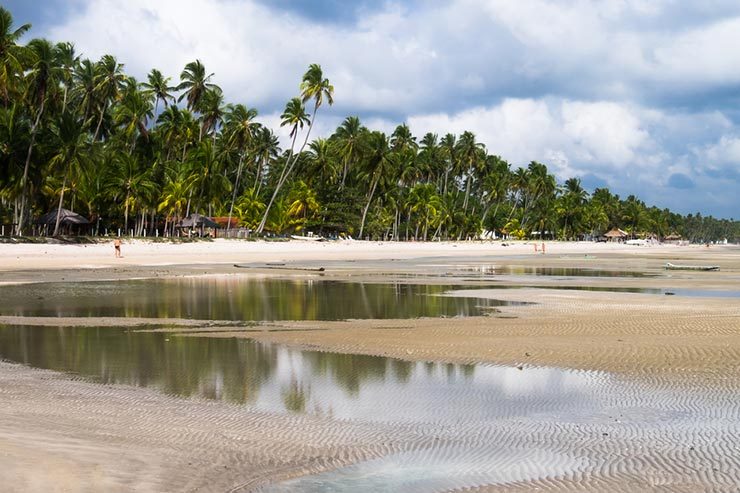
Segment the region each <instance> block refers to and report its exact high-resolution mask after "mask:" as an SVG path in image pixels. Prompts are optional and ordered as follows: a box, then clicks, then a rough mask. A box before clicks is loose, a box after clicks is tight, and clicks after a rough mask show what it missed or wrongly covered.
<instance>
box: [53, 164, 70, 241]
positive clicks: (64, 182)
mask: <svg viewBox="0 0 740 493" xmlns="http://www.w3.org/2000/svg"><path fill="white" fill-rule="evenodd" d="M68 176H69V166H67V171H66V172H65V173H64V180H62V192H61V193H60V194H59V207H57V220H56V224H54V234H53V235H52V236H56V235H57V234H58V233H59V219H60V218H61V217H62V204H63V203H64V189H65V188H66V187H67V178H68Z"/></svg>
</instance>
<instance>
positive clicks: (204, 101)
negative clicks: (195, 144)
mask: <svg viewBox="0 0 740 493" xmlns="http://www.w3.org/2000/svg"><path fill="white" fill-rule="evenodd" d="M224 110H225V107H224V94H223V92H222V91H221V89H220V88H218V87H215V88H213V89H208V90H206V92H205V93H204V94H203V97H202V98H201V100H200V107H199V111H200V114H201V120H202V123H201V127H200V135H199V136H198V140H199V141H200V140H202V139H203V135H207V134H208V132H210V131H211V130H213V141H214V142H215V141H216V129H217V128H218V126H219V124H220V123H221V120H223V117H224Z"/></svg>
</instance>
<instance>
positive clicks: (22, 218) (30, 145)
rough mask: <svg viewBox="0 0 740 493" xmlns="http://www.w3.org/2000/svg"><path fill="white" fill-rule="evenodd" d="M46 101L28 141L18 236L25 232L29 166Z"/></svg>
mask: <svg viewBox="0 0 740 493" xmlns="http://www.w3.org/2000/svg"><path fill="white" fill-rule="evenodd" d="M45 103H46V97H45V95H44V97H42V98H41V107H40V108H39V112H38V114H37V115H36V121H34V122H33V127H32V128H31V142H29V143H28V153H27V154H26V164H25V166H23V178H22V179H21V213H20V217H19V218H18V226H17V229H16V233H17V234H18V236H20V235H22V234H23V226H24V225H25V224H24V223H25V221H26V204H27V202H28V192H27V190H26V185H27V183H28V168H29V167H30V166H31V154H32V153H33V144H34V142H36V132H37V131H38V128H39V123H40V122H41V114H42V113H43V112H44V105H45Z"/></svg>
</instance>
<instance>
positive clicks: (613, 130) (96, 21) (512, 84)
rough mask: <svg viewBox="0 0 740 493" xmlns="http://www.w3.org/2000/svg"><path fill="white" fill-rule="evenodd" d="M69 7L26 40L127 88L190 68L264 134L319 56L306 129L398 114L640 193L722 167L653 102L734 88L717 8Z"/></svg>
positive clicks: (725, 132) (467, 3) (211, 3)
mask: <svg viewBox="0 0 740 493" xmlns="http://www.w3.org/2000/svg"><path fill="white" fill-rule="evenodd" d="M80 3H81V5H82V6H81V8H80V9H79V10H78V11H77V12H75V15H72V16H69V17H68V18H67V19H66V20H64V21H63V22H61V23H60V24H59V25H57V26H55V27H52V28H50V30H49V31H48V32H45V33H36V34H37V35H42V36H47V37H49V38H51V39H53V40H57V41H61V40H70V41H73V42H74V43H75V44H76V46H77V48H78V51H81V52H83V53H84V54H85V55H86V56H89V57H91V58H98V57H99V56H101V55H102V54H104V53H110V54H114V55H115V56H117V57H118V58H119V60H120V61H121V62H124V63H125V64H126V66H127V67H126V68H127V71H128V72H129V73H132V74H133V75H135V76H137V77H138V78H140V79H143V78H144V77H145V75H146V73H147V72H148V71H149V70H150V69H152V68H158V69H160V70H162V71H163V72H164V73H165V74H166V75H169V76H172V77H173V82H177V80H178V78H179V77H178V76H179V74H180V72H181V71H182V69H183V67H184V66H185V64H186V63H188V62H190V61H193V60H195V59H196V58H199V59H200V60H201V61H202V62H203V63H204V65H205V66H206V68H207V69H208V70H209V71H211V72H215V74H216V75H215V77H214V81H215V82H216V83H218V84H219V85H221V86H222V87H223V89H224V90H225V93H226V99H227V101H229V102H242V103H245V104H247V105H249V106H253V107H256V108H258V109H259V110H260V112H261V113H263V114H264V118H262V119H261V120H262V121H265V122H266V123H268V124H271V126H272V128H273V129H274V130H275V131H276V133H280V132H281V130H279V114H280V111H281V110H282V108H283V105H284V103H285V102H286V101H287V100H288V99H289V98H290V97H292V96H295V95H296V94H297V92H298V85H299V82H300V77H301V75H302V74H303V72H304V71H305V70H306V67H307V66H308V64H309V63H320V64H321V65H322V67H323V68H324V72H325V74H326V75H327V76H328V77H329V78H330V80H331V81H332V83H333V84H334V86H335V89H336V92H335V96H336V106H335V108H334V109H333V110H330V109H329V108H326V109H324V108H322V110H321V111H322V113H321V114H320V115H319V117H318V119H317V128H316V129H315V131H314V132H315V134H314V135H326V134H328V133H330V132H331V131H332V130H334V128H336V126H337V125H338V124H339V123H341V120H342V119H343V118H344V117H345V116H346V115H350V114H358V115H360V116H362V117H363V122H364V123H365V124H366V125H368V126H369V127H371V128H375V129H380V130H383V131H386V132H391V131H392V130H393V128H395V126H396V125H397V124H398V123H400V122H401V121H403V120H404V119H407V120H408V122H409V124H410V125H411V127H412V130H413V131H414V132H415V133H416V134H417V135H419V136H420V135H421V134H423V133H424V132H425V131H434V132H437V133H440V134H443V133H447V132H453V133H457V134H459V133H461V132H463V131H465V130H472V131H474V132H475V133H476V134H477V135H478V137H479V139H480V140H481V141H483V142H485V143H486V144H487V146H488V148H489V149H490V151H491V152H494V153H496V154H500V155H501V156H502V157H504V158H505V159H507V160H509V161H511V162H512V163H514V164H516V165H525V164H526V163H528V162H529V161H530V160H539V161H543V162H546V163H547V164H548V165H551V166H552V167H553V169H554V171H555V172H556V173H557V174H558V176H559V177H561V178H562V177H567V176H573V175H584V174H593V175H596V176H598V177H599V178H602V179H605V180H608V181H609V183H610V184H619V183H625V182H628V183H638V184H639V183H642V182H645V183H650V184H651V185H650V186H648V185H646V186H644V190H645V192H646V193H647V194H648V196H646V197H645V198H646V200H648V201H649V200H650V196H651V195H650V194H652V196H656V197H658V196H660V194H661V193H662V192H661V191H660V190H657V189H656V187H659V186H661V185H662V184H664V183H665V182H666V180H667V176H668V174H670V173H671V172H681V173H684V174H687V176H691V177H692V178H696V176H697V175H701V174H706V176H708V177H709V176H710V175H711V172H712V170H719V171H722V172H725V173H727V172H729V171H731V170H732V167H731V166H732V164H731V163H737V162H738V161H737V159H736V158H737V154H736V153H737V152H740V151H738V150H737V149H738V148H737V146H739V145H740V144H738V143H737V142H740V141H738V140H737V139H738V137H737V136H738V135H740V129H738V128H737V125H735V124H734V122H733V121H732V120H731V119H729V118H728V117H727V116H726V115H725V114H723V113H721V112H720V111H717V110H712V109H709V110H702V111H700V112H699V111H691V110H687V109H671V108H670V105H669V104H668V103H667V102H666V101H673V100H679V101H681V102H682V103H681V104H682V105H684V107H691V106H692V105H693V106H694V107H709V108H722V104H721V102H722V100H717V101H713V100H712V99H711V98H713V97H715V98H716V97H718V96H717V94H721V93H722V91H723V90H726V88H727V87H729V86H733V85H740V51H738V50H737V49H735V44H737V34H736V33H737V32H739V31H740V5H738V4H737V2H734V1H732V0H715V1H713V2H709V3H707V2H696V3H695V4H691V2H686V3H683V2H677V1H675V0H593V1H585V0H562V1H559V2H550V1H545V0H451V1H450V2H419V3H414V4H412V5H413V6H409V7H406V8H405V7H403V6H399V2H387V3H385V4H383V6H382V7H379V9H378V10H374V11H367V12H364V13H363V15H362V16H361V17H359V18H358V20H357V21H356V22H355V23H353V24H351V23H343V24H339V23H318V22H313V21H309V20H307V19H305V18H302V17H300V16H298V15H297V14H293V13H290V12H287V11H285V10H278V9H276V8H273V7H271V6H270V4H269V3H267V2H257V0H189V1H182V0H157V1H156V2H152V1H150V0H127V1H126V2H121V1H118V0H80ZM401 5H402V3H401ZM727 101H729V99H728V100H727ZM283 130H285V129H283ZM720 136H725V137H720ZM281 139H282V142H283V143H284V144H285V143H286V139H285V136H284V135H282V134H281ZM728 170H729V171H728ZM715 174H716V173H715ZM707 179H709V178H707ZM697 195H699V194H698V193H697ZM715 195H716V194H715ZM728 195H731V200H730V202H731V201H732V200H734V201H735V204H736V206H740V203H738V200H740V199H737V198H736V197H735V194H734V191H731V192H729V193H728ZM666 197H667V198H668V200H671V199H672V200H674V201H675V203H671V204H669V205H675V204H676V203H678V201H677V199H676V198H675V197H671V196H670V195H666ZM727 207H730V206H727Z"/></svg>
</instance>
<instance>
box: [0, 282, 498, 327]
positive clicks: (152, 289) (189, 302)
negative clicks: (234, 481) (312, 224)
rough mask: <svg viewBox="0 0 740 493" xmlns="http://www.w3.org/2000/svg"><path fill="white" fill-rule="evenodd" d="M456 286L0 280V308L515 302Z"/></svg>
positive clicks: (179, 312)
mask: <svg viewBox="0 0 740 493" xmlns="http://www.w3.org/2000/svg"><path fill="white" fill-rule="evenodd" d="M452 288H453V286H450V285H413V284H402V283H381V284H378V283H357V282H339V281H319V280H306V279H300V280H279V279H253V278H244V277H238V278H237V277H227V278H223V277H210V278H184V279H145V280H135V281H106V282H78V283H38V284H25V285H17V286H0V299H2V300H3V303H2V305H1V306H0V314H2V315H14V316H26V317H30V316H43V317H147V318H189V319H200V320H249V321H257V320H345V319H399V318H419V317H459V316H474V315H482V314H484V313H486V308H490V307H496V306H502V305H508V304H510V303H509V302H506V301H498V300H479V299H472V298H467V299H466V298H459V299H453V298H449V297H445V296H440V295H441V294H443V293H444V292H445V291H447V290H449V289H452Z"/></svg>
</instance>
